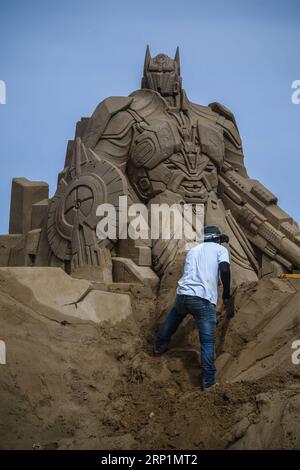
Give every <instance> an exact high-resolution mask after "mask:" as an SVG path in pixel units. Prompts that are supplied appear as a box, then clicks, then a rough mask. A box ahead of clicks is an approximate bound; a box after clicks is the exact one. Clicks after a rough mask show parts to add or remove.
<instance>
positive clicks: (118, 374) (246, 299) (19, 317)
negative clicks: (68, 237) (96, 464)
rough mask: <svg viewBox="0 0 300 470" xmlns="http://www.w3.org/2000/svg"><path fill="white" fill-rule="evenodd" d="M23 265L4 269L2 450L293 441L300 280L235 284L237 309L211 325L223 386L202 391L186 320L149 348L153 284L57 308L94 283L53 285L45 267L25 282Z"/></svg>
mask: <svg viewBox="0 0 300 470" xmlns="http://www.w3.org/2000/svg"><path fill="white" fill-rule="evenodd" d="M21 269H24V268H14V269H7V268H4V269H0V339H2V340H4V341H5V343H6V348H7V364H6V365H1V366H0V374H1V381H0V415H1V422H0V436H1V437H0V447H1V448H2V449H8V448H13V449H21V448H26V449H31V448H42V449H74V448H79V449H84V448H85V449H96V448H97V449H107V448H109V449H139V448H141V449H143V448H146V449H155V448H156V449H180V448H186V449H210V448H229V449H239V448H245V449H249V448H258V449H261V448H265V449H269V448H287V449H294V448H299V447H300V365H298V366H297V365H293V364H292V361H291V353H292V350H291V344H292V341H293V340H295V339H300V326H299V322H300V311H299V305H300V282H299V281H297V282H296V281H293V282H292V281H281V280H277V279H273V280H272V279H271V280H264V281H260V282H259V283H255V284H251V285H248V286H242V287H240V288H239V290H238V292H237V295H236V309H237V311H236V316H235V318H234V319H233V320H231V322H230V323H229V325H228V324H226V322H225V321H224V319H223V318H222V315H220V321H219V325H218V341H219V343H218V351H219V356H218V360H217V362H218V371H219V382H220V384H219V386H217V387H216V389H214V390H212V391H210V392H202V391H201V390H200V388H199V384H200V375H199V365H198V363H199V355H198V339H197V335H196V332H195V329H194V326H193V321H192V319H191V318H188V319H187V320H186V321H185V323H184V325H183V326H182V328H181V329H180V330H179V331H178V332H177V334H176V336H175V337H174V341H173V342H172V345H171V346H172V347H171V349H170V351H169V352H168V353H167V354H166V355H165V356H162V357H159V358H156V357H154V356H153V355H152V340H153V335H154V333H155V330H156V328H157V325H158V323H159V321H160V319H159V317H160V315H159V314H158V312H159V309H158V308H157V302H156V298H155V297H154V296H153V294H152V293H151V290H150V288H147V287H141V286H138V285H134V284H130V285H129V284H119V285H111V286H106V287H104V286H97V291H95V290H90V291H89V292H87V294H86V295H85V297H84V298H83V299H82V300H80V301H79V302H78V303H77V304H75V303H74V304H72V305H71V307H63V306H65V304H67V303H72V302H76V301H77V300H78V299H79V297H80V296H81V295H82V293H83V294H84V293H85V292H86V290H87V289H88V288H89V287H90V284H89V283H87V282H86V281H82V280H72V279H71V280H70V278H68V277H67V275H66V274H64V273H63V272H62V271H61V272H60V273H59V274H57V275H53V276H52V277H51V286H50V284H49V280H48V281H47V277H46V276H48V274H49V269H51V268H41V269H42V270H43V272H42V271H40V273H39V275H38V276H36V278H35V280H34V278H33V277H30V276H31V273H30V272H27V274H26V276H29V278H30V279H29V280H28V279H27V281H26V280H25V278H26V276H25V275H24V273H25V271H23V275H22V273H21V272H20V271H18V270H21ZM26 269H27V270H28V268H26ZM35 269H36V268H33V270H35ZM16 270H17V271H16ZM45 270H48V271H45ZM36 274H37V273H35V275H36ZM65 276H66V277H67V278H68V279H67V278H65ZM48 279H49V278H48ZM47 282H48V288H47ZM62 283H67V285H68V286H69V287H68V289H67V287H66V288H65V289H62V287H61V286H62V285H63V284H62ZM78 283H86V284H84V285H83V284H78ZM71 284H72V285H71ZM73 285H74V289H73ZM99 289H105V291H104V292H103V291H101V290H99ZM62 291H63V292H62ZM112 292H116V293H118V295H119V296H120V297H116V296H114V295H112ZM77 293H79V295H78V296H77ZM105 294H106V297H105V302H106V303H104V301H103V298H104V297H103V295H105ZM108 294H111V295H112V297H114V299H116V298H118V303H119V304H120V308H119V309H118V311H117V312H116V310H115V307H111V306H112V305H115V304H114V302H115V300H114V299H113V298H111V299H110V298H109V297H108V296H107V295H108ZM66 297H68V298H67V299H66ZM76 297H77V298H76ZM125 298H126V299H127V300H126V302H127V304H126V306H124V305H125V304H124V302H123V301H125ZM67 300H68V302H67ZM121 304H122V305H121ZM84 305H85V306H88V308H87V309H86V308H83V307H84ZM67 308H68V309H69V310H66V309H67ZM110 308H114V314H113V315H112V317H111V318H110V317H109V316H108V315H107V311H108V310H109V309H110ZM86 310H88V311H89V312H90V311H91V310H93V312H94V313H95V316H96V317H95V318H96V320H95V321H92V319H91V318H90V317H89V318H90V319H89V320H85V319H84V318H85V317H84V312H85V311H86ZM118 312H122V313H120V315H118ZM76 313H77V315H76Z"/></svg>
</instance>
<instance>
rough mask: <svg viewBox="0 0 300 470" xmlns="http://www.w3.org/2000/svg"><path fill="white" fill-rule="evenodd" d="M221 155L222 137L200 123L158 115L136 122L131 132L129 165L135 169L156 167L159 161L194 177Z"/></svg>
mask: <svg viewBox="0 0 300 470" xmlns="http://www.w3.org/2000/svg"><path fill="white" fill-rule="evenodd" d="M223 156H224V144H223V136H222V135H221V133H220V132H219V131H218V130H217V129H216V128H215V127H214V126H213V125H207V124H204V123H203V122H200V121H199V120H196V119H195V120H191V119H188V118H186V117H185V118H184V119H183V118H181V116H179V117H177V116H176V117H175V116H174V117H173V116H164V115H163V116H158V117H157V118H152V119H148V120H147V123H146V122H141V123H139V124H138V125H137V126H136V128H135V131H134V137H133V142H132V147H131V162H132V163H133V164H134V166H136V167H137V168H140V167H143V168H147V169H152V168H155V167H156V166H157V165H160V164H161V163H162V162H166V163H171V164H172V165H173V166H174V168H177V169H178V170H181V171H184V172H185V173H187V174H189V175H191V176H195V175H197V174H198V173H199V171H202V170H203V164H204V161H206V162H207V158H209V160H211V161H212V162H214V163H215V164H216V165H217V166H221V165H222V161H223Z"/></svg>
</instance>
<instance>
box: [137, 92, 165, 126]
mask: <svg viewBox="0 0 300 470" xmlns="http://www.w3.org/2000/svg"><path fill="white" fill-rule="evenodd" d="M130 97H132V99H133V101H132V103H131V105H130V109H132V111H134V112H135V113H137V115H138V116H140V117H141V118H142V119H143V118H146V117H147V116H150V115H151V114H154V113H155V112H159V111H160V110H163V109H165V108H166V107H167V103H166V102H165V100H164V99H163V98H162V97H161V96H160V94H159V93H157V92H156V91H153V90H148V89H142V90H137V91H134V92H133V93H131V95H130Z"/></svg>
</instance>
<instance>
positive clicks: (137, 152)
mask: <svg viewBox="0 0 300 470" xmlns="http://www.w3.org/2000/svg"><path fill="white" fill-rule="evenodd" d="M122 195H123V196H124V195H125V196H127V197H128V201H129V203H130V202H142V203H144V204H146V205H147V206H148V207H150V206H151V204H152V203H154V202H155V203H157V202H163V203H167V204H170V205H171V204H173V203H190V204H197V203H202V204H204V206H205V222H206V223H213V224H217V225H219V226H220V228H221V229H222V230H223V231H224V232H225V233H228V235H229V237H230V246H229V248H230V253H231V261H232V266H233V279H234V282H235V284H237V283H241V282H243V281H253V280H257V279H258V278H261V277H264V276H267V275H270V274H271V275H277V274H280V273H285V272H293V270H297V269H300V230H299V227H298V225H297V223H296V222H295V221H294V220H293V219H292V218H291V217H290V216H289V215H288V214H287V213H286V212H284V211H283V210H282V209H281V208H280V207H279V206H278V205H277V198H276V196H275V195H274V194H272V193H271V192H270V191H269V190H268V189H267V188H265V187H264V186H263V185H262V184H261V183H260V182H259V181H257V180H253V179H251V178H250V177H249V176H248V174H247V171H246V168H245V165H244V155H243V148H242V142H241V138H240V135H239V131H238V127H237V124H236V121H235V118H234V115H233V114H232V112H231V111H229V110H228V109H227V108H225V106H223V105H221V104H219V103H211V104H209V105H208V106H202V105H198V104H194V103H192V102H190V101H189V99H188V97H187V95H186V93H185V91H184V90H183V88H182V79H181V76H180V59H179V50H178V49H177V51H176V55H175V58H174V59H172V58H170V57H168V56H167V55H165V54H158V55H157V56H155V57H154V58H152V57H151V55H150V50H149V47H147V50H146V57H145V64H144V76H143V78H142V85H141V89H140V90H138V91H135V92H133V93H132V94H131V95H130V96H129V97H109V98H107V99H105V100H104V101H103V102H101V103H100V104H99V105H98V106H97V108H96V109H95V111H94V113H93V115H92V116H91V117H90V118H82V119H81V120H80V121H79V122H78V123H77V126H76V132H75V138H74V140H71V141H69V143H68V147H67V153H66V159H65V165H64V169H63V171H62V172H61V173H60V174H59V176H58V186H57V190H56V193H55V195H54V197H53V198H50V199H49V198H48V187H47V184H46V183H39V182H29V181H28V180H26V179H24V178H16V179H14V180H13V184H12V199H11V213H10V228H9V235H4V236H1V252H0V262H1V265H2V266H7V265H8V266H22V265H23V266H60V267H62V268H63V269H64V270H66V271H67V272H68V273H72V274H73V275H78V276H82V277H87V278H91V279H98V280H102V281H108V282H111V281H112V280H116V281H122V280H128V279H129V280H132V279H135V278H136V276H138V277H139V276H140V277H141V278H142V279H143V278H145V279H152V282H154V284H155V282H156V281H155V279H157V280H158V278H157V276H159V277H163V276H164V275H166V273H167V272H168V270H170V269H172V266H173V265H174V263H176V262H178V259H180V256H179V255H180V250H181V247H180V243H179V242H178V241H176V240H174V239H171V240H147V241H145V240H136V241H134V240H118V239H115V240H110V241H109V244H107V243H105V244H104V243H103V241H101V240H99V239H97V236H96V225H97V221H98V220H99V218H98V217H97V215H96V209H97V206H98V205H100V204H103V203H105V202H107V203H111V204H113V205H114V206H115V207H116V208H117V206H118V198H119V196H122ZM145 279H144V280H145Z"/></svg>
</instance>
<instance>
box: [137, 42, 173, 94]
mask: <svg viewBox="0 0 300 470" xmlns="http://www.w3.org/2000/svg"><path fill="white" fill-rule="evenodd" d="M142 88H148V89H151V90H154V91H157V92H158V93H160V94H161V95H162V96H176V95H177V94H178V93H180V91H181V77H180V65H179V52H178V49H177V51H176V55H175V59H171V58H170V57H168V56H167V55H166V54H158V55H157V56H155V57H153V59H152V58H151V56H150V51H149V47H147V51H146V57H145V66H144V77H143V79H142Z"/></svg>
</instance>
